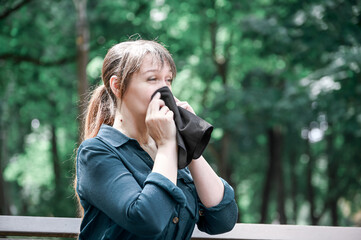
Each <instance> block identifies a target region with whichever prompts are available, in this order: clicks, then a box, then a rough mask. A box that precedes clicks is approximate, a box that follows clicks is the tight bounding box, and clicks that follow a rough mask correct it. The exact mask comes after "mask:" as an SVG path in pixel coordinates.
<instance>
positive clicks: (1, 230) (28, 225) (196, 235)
mask: <svg viewBox="0 0 361 240" xmlns="http://www.w3.org/2000/svg"><path fill="white" fill-rule="evenodd" d="M80 223H81V219H80V218H52V217H23V216H0V240H1V237H4V236H30V237H73V238H76V237H77V235H78V233H79V229H80ZM192 239H193V240H201V239H208V240H211V239H213V240H219V239H225V240H226V239H234V240H245V239H247V240H255V239H257V240H276V239H277V240H285V239H292V240H304V239H307V240H338V239H342V240H343V239H347V240H360V239H361V228H360V227H327V226H300V225H271V224H242V223H238V224H236V226H235V227H234V229H233V230H232V231H231V232H228V233H225V234H219V235H208V234H206V233H203V232H201V231H199V230H198V229H197V228H196V229H195V230H194V232H193V235H192Z"/></svg>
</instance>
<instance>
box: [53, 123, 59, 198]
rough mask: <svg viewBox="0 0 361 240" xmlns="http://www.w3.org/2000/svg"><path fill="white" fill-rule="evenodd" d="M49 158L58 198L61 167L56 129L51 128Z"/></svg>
mask: <svg viewBox="0 0 361 240" xmlns="http://www.w3.org/2000/svg"><path fill="white" fill-rule="evenodd" d="M51 156H52V160H53V171H54V182H55V191H56V194H55V196H58V195H59V194H57V193H59V192H60V190H61V167H60V159H59V153H58V146H57V137H56V128H55V126H54V125H52V126H51Z"/></svg>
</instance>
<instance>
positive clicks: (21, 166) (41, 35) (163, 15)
mask: <svg viewBox="0 0 361 240" xmlns="http://www.w3.org/2000/svg"><path fill="white" fill-rule="evenodd" d="M11 7H12V5H11V4H10V3H6V4H4V7H3V9H2V10H1V11H2V13H5V12H6V11H8V10H9V9H11ZM360 7H361V3H360V2H359V1H338V0H329V1H319V0H317V1H311V2H310V1H306V2H305V1H296V0H292V1H290V0H287V1H283V0H260V1H251V2H240V1H235V0H214V1H206V0H202V1H191V0H188V1H175V0H154V1H146V0H140V1H125V0H121V1H112V0H104V1H95V0H89V1H88V5H87V17H88V22H89V30H90V46H89V63H88V66H87V75H88V81H89V85H90V89H91V88H93V86H95V85H98V84H99V83H100V73H101V64H102V59H103V57H104V55H105V54H106V51H107V49H108V48H109V47H111V46H112V45H114V44H116V43H117V42H119V41H124V40H127V39H128V38H129V37H132V38H138V37H142V38H144V39H157V40H158V41H159V42H162V43H164V44H165V45H166V47H167V48H168V49H169V50H170V52H171V53H172V54H173V57H174V59H175V61H176V65H177V68H178V73H177V79H176V80H175V81H174V85H173V92H174V94H175V95H176V96H177V97H178V98H179V99H181V100H187V101H188V102H189V103H190V104H191V105H192V106H193V108H194V109H195V111H196V112H197V114H198V115H200V116H201V117H204V118H205V119H206V120H208V121H209V122H211V123H212V124H213V125H214V127H215V130H214V132H213V134H212V139H211V142H210V145H209V148H208V150H207V151H206V153H205V155H206V157H207V160H208V161H209V162H210V163H211V164H212V166H214V167H215V169H217V170H218V171H219V172H220V173H223V171H224V170H225V169H223V168H224V167H222V165H221V164H220V163H221V162H220V161H219V156H218V155H220V154H223V156H226V157H225V159H222V160H223V161H225V162H226V163H227V164H228V168H229V169H228V170H227V171H228V172H227V171H224V172H227V174H226V175H225V176H222V177H227V178H229V179H227V180H230V181H232V183H233V185H234V188H235V190H236V193H237V202H238V204H239V208H240V212H241V220H242V221H243V222H259V221H260V219H261V216H262V212H261V207H262V203H263V200H264V199H262V197H263V192H264V190H265V186H266V185H265V184H266V182H267V181H268V179H267V175H266V173H267V170H268V168H269V166H270V165H269V163H270V160H269V159H270V149H269V147H270V144H271V142H270V138H269V135H268V133H269V131H270V130H272V129H279V131H280V134H281V136H282V141H281V143H280V145H279V146H281V158H282V164H281V166H282V168H280V169H281V170H280V169H278V170H279V171H281V173H283V175H284V181H283V187H284V191H285V196H284V198H285V203H284V207H285V212H286V215H287V218H288V219H287V222H289V223H302V224H304V223H306V224H311V223H314V222H312V221H314V220H312V216H311V215H312V213H311V207H310V205H311V203H312V204H314V206H315V208H314V209H315V211H314V213H313V214H314V215H315V216H314V217H316V220H317V222H316V223H317V224H335V222H334V221H335V219H332V217H331V214H330V213H331V211H332V210H331V207H330V206H331V205H332V204H333V203H336V205H337V219H336V220H337V221H336V222H337V224H340V225H357V224H360V221H361V220H360V217H359V216H360V212H361V205H360V202H361V201H360V199H361V192H360V190H359V189H360V188H359V186H360V184H361V178H360V176H361V174H360V173H361V165H360V164H359V162H360V161H359V160H360V157H359V156H360V149H359V148H358V146H359V144H360V142H361V130H360V129H361V128H360V125H361V102H360V98H359V95H360V94H361V84H360V81H359V79H360V77H361V74H360V67H361V57H360V56H361V54H360V51H361V50H360V49H361V48H360V44H359V43H360V40H361V32H360V31H359V27H360V25H361V23H360V21H361V20H360V19H361V17H360V14H361V13H360V10H359V9H360ZM1 11H0V14H1ZM0 24H1V26H2V27H1V28H0V46H5V47H3V48H1V49H0V133H1V137H0V145H2V148H1V155H0V163H1V164H0V166H1V167H2V170H3V173H4V176H5V179H6V181H7V186H8V189H9V191H8V201H9V202H10V203H11V206H12V209H13V210H12V213H16V214H22V215H28V214H29V215H55V216H75V215H76V210H75V208H76V204H75V203H74V202H75V201H74V194H73V189H72V180H73V177H74V176H73V175H74V157H75V154H74V150H75V149H76V145H77V139H78V136H77V134H78V125H77V121H76V119H77V117H78V116H79V113H78V108H77V103H78V99H79V96H78V94H77V75H76V68H77V65H76V44H75V43H76V41H77V40H76V39H75V38H76V33H75V31H76V10H75V7H74V5H73V2H72V1H65V0H59V1H42V2H38V1H31V2H29V3H27V4H26V5H24V6H23V7H21V8H20V9H18V10H16V11H14V12H12V13H10V14H9V15H7V16H6V17H4V18H0ZM34 120H35V122H34ZM36 121H39V122H40V127H39V128H36V125H34V124H36ZM32 122H33V125H32ZM52 129H55V131H54V132H53V133H52ZM54 136H55V140H56V144H55V145H54V143H53V142H52V139H53V138H52V137H54ZM228 137H229V139H230V141H229V142H227V138H228ZM226 143H227V144H226ZM54 146H56V147H57V152H56V151H54V149H53V147H54ZM227 149H228V150H227ZM56 157H57V158H58V159H59V164H60V176H61V177H60V179H58V180H56V174H55V170H54V162H55V160H54V159H56ZM310 166H311V167H312V168H311V170H312V171H311V173H310V174H311V177H310V179H308V178H307V174H308V173H309V172H308V171H309V169H310ZM0 180H1V179H0ZM57 181H58V182H57ZM57 184H58V185H57ZM278 187H279V186H278ZM278 187H277V186H276V185H271V194H270V197H269V199H266V201H268V203H269V208H268V212H267V213H266V214H267V222H272V221H278V220H279V219H278V218H279V217H278V216H279V209H278V204H279V202H278V200H277V193H278V192H277V191H278V190H277V189H278ZM310 189H313V192H314V196H313V199H312V200H311V198H310V196H309V193H310V191H309V190H310ZM59 199H62V201H60V202H59ZM14 209H15V210H14ZM317 217H319V219H317Z"/></svg>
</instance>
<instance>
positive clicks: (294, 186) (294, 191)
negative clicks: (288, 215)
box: [290, 150, 298, 224]
mask: <svg viewBox="0 0 361 240" xmlns="http://www.w3.org/2000/svg"><path fill="white" fill-rule="evenodd" d="M291 151H292V152H291V153H290V171H291V199H292V212H293V214H292V220H293V223H294V224H296V223H297V217H298V215H297V212H298V202H297V189H298V187H297V176H296V169H295V168H296V166H297V160H296V158H297V154H296V152H295V151H294V150H291Z"/></svg>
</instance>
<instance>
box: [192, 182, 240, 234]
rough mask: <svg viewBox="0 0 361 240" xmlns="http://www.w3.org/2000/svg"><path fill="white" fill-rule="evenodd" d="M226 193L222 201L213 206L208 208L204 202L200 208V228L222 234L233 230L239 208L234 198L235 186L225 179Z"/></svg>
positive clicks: (207, 231) (210, 232) (209, 232)
mask: <svg viewBox="0 0 361 240" xmlns="http://www.w3.org/2000/svg"><path fill="white" fill-rule="evenodd" d="M221 180H222V182H223V184H224V195H223V199H222V201H221V202H220V203H219V204H218V205H216V206H214V207H211V208H206V207H205V206H204V205H203V204H202V203H199V204H200V210H199V215H200V218H199V221H198V223H197V226H198V228H199V230H201V231H203V232H206V233H208V234H220V233H224V232H228V231H231V230H232V229H233V227H234V225H235V224H236V222H237V218H238V208H237V204H236V201H235V199H234V191H233V188H232V187H231V186H230V185H229V184H228V183H227V182H226V181H224V180H223V179H221Z"/></svg>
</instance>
